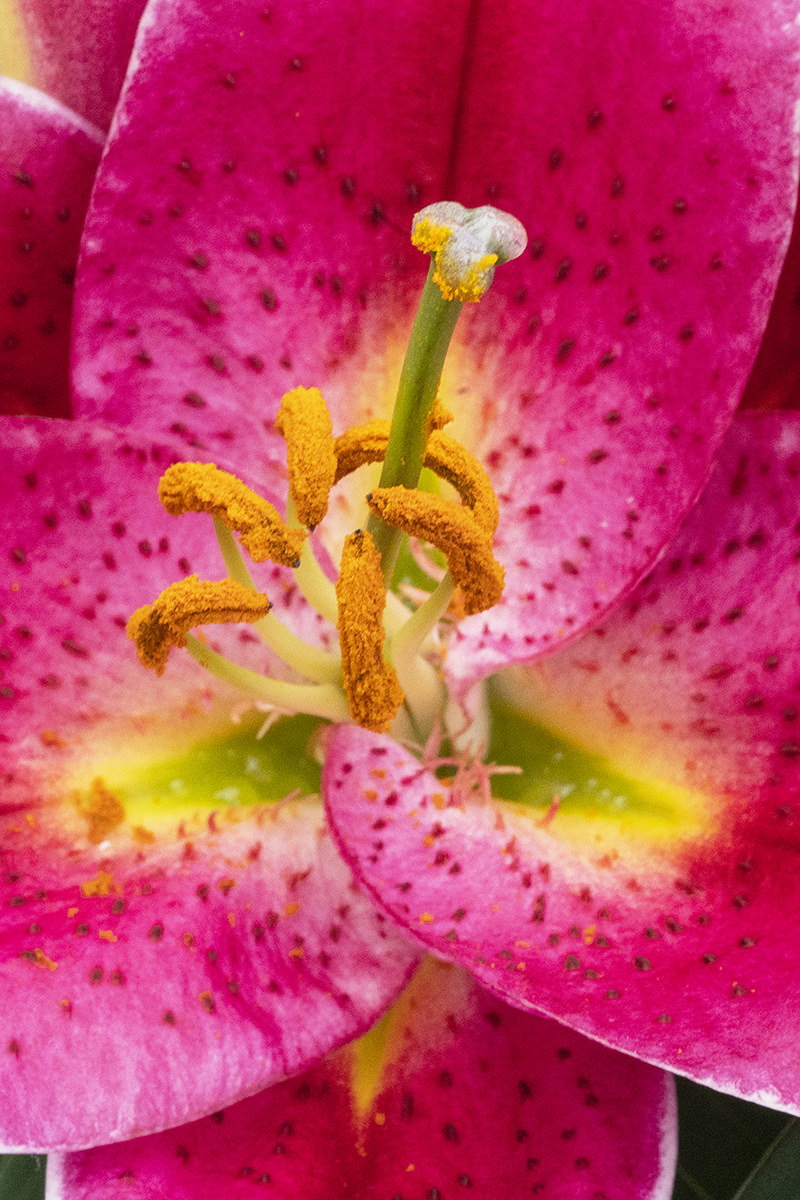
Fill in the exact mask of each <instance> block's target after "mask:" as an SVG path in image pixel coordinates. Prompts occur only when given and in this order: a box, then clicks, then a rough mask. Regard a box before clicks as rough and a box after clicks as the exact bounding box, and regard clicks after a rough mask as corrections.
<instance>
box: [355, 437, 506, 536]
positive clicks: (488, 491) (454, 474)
mask: <svg viewBox="0 0 800 1200" xmlns="http://www.w3.org/2000/svg"><path fill="white" fill-rule="evenodd" d="M445 416H449V414H447V413H446V414H445ZM388 442H389V422H388V421H381V420H374V421H368V422H367V423H366V424H365V425H354V426H353V427H352V428H351V429H347V430H346V431H345V432H344V433H342V434H340V435H339V437H337V439H336V443H335V446H336V459H337V464H338V465H337V468H336V482H337V483H338V482H339V480H340V479H344V477H345V475H349V474H350V473H351V471H355V470H356V469H357V468H358V467H363V466H364V464H365V463H373V462H382V461H383V459H384V458H385V456H386V446H387V445H388ZM423 465H424V466H426V467H428V468H429V469H430V470H431V471H433V473H434V474H435V475H438V476H439V478H440V479H444V480H446V481H447V483H449V484H452V486H453V487H454V488H455V489H456V491H457V492H458V493H459V495H460V496H461V499H462V500H463V502H464V504H465V505H466V506H467V507H468V508H469V509H471V511H472V513H473V515H474V517H475V520H476V521H477V522H478V524H479V525H480V527H481V529H485V530H486V532H487V533H488V534H489V536H490V537H491V536H492V535H493V534H494V532H495V530H496V529H497V523H498V520H499V508H498V504H497V497H496V496H495V494H494V490H493V488H492V485H491V482H490V480H489V476H488V475H487V474H486V472H485V471H484V469H483V467H482V466H481V464H480V463H479V462H478V460H477V458H476V457H475V455H474V454H470V452H469V450H467V449H465V447H464V446H462V445H461V443H460V442H457V441H456V440H455V438H451V437H450V436H449V435H448V434H446V433H444V432H443V431H442V429H441V428H440V427H437V428H435V429H434V430H433V431H432V432H431V435H430V437H429V438H428V443H427V445H426V447H425V457H424V459H423Z"/></svg>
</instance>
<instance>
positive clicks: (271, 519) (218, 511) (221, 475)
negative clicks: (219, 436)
mask: <svg viewBox="0 0 800 1200" xmlns="http://www.w3.org/2000/svg"><path fill="white" fill-rule="evenodd" d="M158 498H159V500H160V501H161V504H162V506H163V508H165V509H166V511H167V512H168V513H170V514H171V515H172V516H173V517H179V516H181V514H182V513H187V512H195V513H209V514H210V515H211V516H212V517H216V518H217V520H219V521H221V522H222V524H223V525H224V526H225V527H226V528H227V529H230V530H232V531H235V532H236V533H238V534H240V535H241V542H242V545H243V546H244V548H245V550H246V551H247V553H248V554H249V555H250V557H251V559H252V560H253V562H267V561H270V562H275V563H280V564H281V565H282V566H284V567H296V566H297V565H298V564H299V562H300V552H301V550H302V548H303V542H304V541H305V539H306V533H305V530H303V529H290V528H289V526H288V525H286V524H285V523H284V521H283V519H282V517H281V516H280V514H279V513H278V511H277V509H275V508H273V506H272V505H271V504H270V503H269V501H268V500H264V499H262V497H261V496H258V495H257V494H256V493H255V492H253V491H251V490H250V488H249V487H247V486H246V484H244V483H242V481H241V480H240V479H237V478H236V476H235V475H229V474H228V472H227V471H220V470H219V468H218V467H215V466H214V464H213V463H188V462H180V463H174V464H173V466H171V467H168V468H167V470H166V471H165V472H164V474H163V475H162V477H161V481H160V483H159V485H158Z"/></svg>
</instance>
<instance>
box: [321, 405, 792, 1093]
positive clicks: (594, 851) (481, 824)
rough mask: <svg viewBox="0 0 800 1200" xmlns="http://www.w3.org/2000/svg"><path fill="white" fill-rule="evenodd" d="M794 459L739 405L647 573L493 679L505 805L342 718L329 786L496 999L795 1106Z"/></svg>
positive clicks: (387, 906)
mask: <svg viewBox="0 0 800 1200" xmlns="http://www.w3.org/2000/svg"><path fill="white" fill-rule="evenodd" d="M798 472H800V423H798V422H797V421H796V420H794V419H793V418H792V419H790V420H784V419H779V418H778V417H777V416H772V415H767V414H763V415H759V416H757V417H752V416H751V417H750V418H749V419H741V420H740V421H738V422H737V425H736V427H735V428H734V430H733V432H732V434H731V435H730V437H729V438H728V440H727V441H726V443H725V449H724V455H723V458H722V461H721V462H720V464H719V466H718V467H717V469H716V470H715V473H714V475H713V477H712V481H711V483H710V485H709V488H708V490H707V491H706V492H705V493H704V496H703V498H702V501H701V503H700V504H699V505H698V507H697V509H696V511H695V512H694V513H693V515H692V518H691V520H690V521H689V522H688V523H687V525H686V526H685V527H684V529H683V530H682V532H681V533H680V535H679V536H678V537H677V538H676V539H675V541H674V542H673V543H672V545H671V547H670V549H669V552H668V554H667V556H666V557H665V558H664V560H663V561H662V563H661V565H660V566H659V567H658V568H657V569H656V571H655V572H654V573H653V575H652V576H651V577H650V578H649V579H648V580H647V581H646V582H644V583H643V584H642V585H641V586H640V588H639V589H638V590H637V591H636V592H635V593H634V595H633V596H632V597H631V599H630V600H629V601H628V602H626V604H625V605H624V606H623V607H622V608H621V609H619V610H618V611H617V613H616V615H615V616H614V617H612V618H610V619H609V621H608V622H607V624H605V625H604V626H603V627H601V628H598V629H596V630H593V631H592V632H590V633H588V634H587V635H586V636H585V637H584V638H583V639H581V640H580V641H578V642H576V643H575V645H574V647H572V648H570V649H568V650H565V651H564V652H563V653H561V654H560V655H557V656H554V657H553V658H552V659H551V660H549V661H548V662H547V663H545V664H543V665H542V667H541V668H539V669H536V670H533V669H532V670H530V671H528V672H527V673H526V674H524V675H523V674H521V673H520V674H519V675H517V676H516V677H515V676H512V677H511V678H510V679H509V680H508V681H507V687H506V691H507V693H508V694H509V695H510V696H511V697H512V698H513V699H514V701H515V702H516V704H517V705H519V706H522V707H524V709H525V710H526V713H527V720H526V721H523V722H521V723H520V728H519V732H518V733H517V739H518V749H517V751H516V753H517V754H518V755H519V757H518V758H517V759H516V761H518V762H522V763H527V764H530V766H529V769H530V771H531V774H530V775H529V776H528V777H527V778H526V779H525V780H523V783H524V785H525V790H523V791H521V792H517V793H515V792H514V790H513V787H512V784H513V780H508V781H506V780H504V779H503V778H502V777H501V778H498V779H497V780H495V783H494V790H495V793H496V794H497V795H500V796H503V795H506V796H514V795H517V796H518V800H519V802H518V803H515V802H511V801H509V802H504V801H494V802H490V801H489V800H488V798H486V797H485V796H484V798H482V797H481V792H480V791H477V792H475V793H469V792H466V791H464V790H463V789H462V790H460V791H459V790H458V789H455V790H454V792H453V794H452V796H451V798H450V801H449V803H448V795H447V787H446V786H445V785H443V784H442V782H441V781H438V780H436V779H435V778H434V777H433V776H432V775H431V774H430V772H429V771H426V770H425V769H424V768H423V767H421V766H420V764H419V763H418V762H417V761H416V760H415V759H413V758H412V757H411V756H410V755H408V754H407V753H406V752H405V751H404V750H401V749H400V748H399V747H398V746H396V745H394V744H393V743H392V742H391V741H390V740H389V739H387V738H377V737H373V736H370V735H367V734H365V733H364V732H363V731H361V730H345V729H341V730H338V731H337V732H336V735H335V737H334V739H333V741H332V745H331V748H330V752H329V756H328V760H327V763H326V769H325V777H324V784H323V786H324V791H325V794H326V799H327V802H328V806H329V814H330V817H331V819H332V821H333V823H334V827H335V833H336V836H337V839H338V840H339V842H340V844H341V846H342V848H343V851H344V853H345V855H346V856H347V859H348V861H349V862H350V863H351V864H352V865H353V867H354V869H355V873H356V875H357V877H358V878H359V879H360V880H361V881H362V882H363V883H364V885H365V886H366V887H367V888H368V889H369V890H370V892H371V893H373V894H374V895H375V896H376V897H377V898H378V899H379V901H380V903H381V904H382V906H383V908H384V910H385V911H386V912H387V914H388V915H390V916H391V917H392V918H393V919H395V920H396V921H398V922H399V923H400V924H401V925H403V926H405V927H406V928H407V929H408V931H409V932H411V933H413V934H414V936H416V937H417V939H418V940H419V941H420V942H421V943H423V944H424V945H426V946H428V947H429V948H430V949H433V950H434V951H435V952H436V953H439V954H441V955H443V956H445V957H447V958H450V959H452V960H454V961H456V962H459V963H461V964H462V965H463V966H465V967H467V968H468V969H469V970H471V971H473V972H474V973H475V974H476V976H477V977H478V978H479V979H480V980H481V981H482V982H483V983H485V984H486V985H487V986H488V987H489V988H490V989H491V990H493V991H495V992H496V993H497V994H499V995H502V996H504V997H505V998H506V999H508V1000H509V1001H510V1002H511V1003H513V1004H517V1005H519V1006H521V1007H532V1008H535V1009H537V1010H540V1011H544V1012H548V1013H550V1014H552V1015H554V1016H557V1017H558V1019H559V1020H562V1021H565V1022H567V1023H568V1024H570V1025H571V1026H573V1027H574V1028H576V1029H579V1030H581V1031H582V1032H584V1033H587V1034H589V1035H591V1036H593V1037H597V1038H599V1039H600V1040H602V1041H604V1042H606V1043H607V1044H609V1045H612V1046H616V1047H618V1048H619V1049H622V1050H626V1051H628V1052H630V1053H633V1054H636V1055H637V1056H639V1057H642V1058H645V1059H647V1060H649V1061H653V1062H656V1063H658V1064H660V1065H665V1066H669V1067H670V1068H671V1069H674V1070H676V1071H678V1072H679V1073H682V1074H686V1075H689V1076H692V1077H693V1078H696V1079H699V1080H701V1081H702V1082H705V1083H708V1084H710V1085H711V1086H713V1087H716V1088H718V1089H720V1090H723V1091H728V1092H732V1093H735V1094H738V1095H742V1096H746V1097H750V1098H753V1099H757V1100H760V1101H762V1102H764V1103H768V1104H770V1105H772V1106H773V1107H776V1108H785V1109H787V1110H789V1111H794V1112H797V1111H799V1110H800V1086H799V1085H798V1075H797V1071H796V1069H795V1063H796V1054H795V1049H796V1045H797V1039H798V1034H800V1029H799V1028H798V1007H797V1004H796V1002H795V997H796V978H795V976H796V969H795V968H796V964H795V955H794V952H793V949H792V948H793V946H794V944H795V940H796V929H797V924H798V919H800V893H798V890H797V887H796V875H797V867H798V837H797V828H798V819H800V818H799V817H798V810H797V803H796V801H797V793H798V765H799V759H800V750H799V749H798V743H797V734H796V731H795V724H796V721H797V717H798V706H797V682H798V678H800V648H799V645H798V637H797V617H796V614H797V611H798V610H797V604H798V590H797V588H798V577H797V563H796V557H797V538H798V532H800V524H798V522H797V503H796V492H797V476H798ZM500 722H501V717H500V716H498V724H500ZM501 731H502V727H501ZM522 739H525V741H524V743H523V741H522ZM510 748H511V750H512V753H513V743H511V745H510ZM502 761H503V762H508V761H509V759H508V758H504V759H503V760H502ZM511 761H512V762H513V761H515V760H514V758H513V757H512V758H511ZM537 762H538V766H536V765H535V764H536V763H537ZM537 789H538V797H537ZM526 794H527V795H528V796H529V799H528V802H527V803H525V802H524V801H525V796H526ZM531 804H533V805H534V807H533V808H531V807H530V805H531ZM537 804H538V807H537ZM548 805H550V806H551V807H550V808H549V810H548ZM376 829H380V832H379V833H378V834H377V835H376V832H375V831H376Z"/></svg>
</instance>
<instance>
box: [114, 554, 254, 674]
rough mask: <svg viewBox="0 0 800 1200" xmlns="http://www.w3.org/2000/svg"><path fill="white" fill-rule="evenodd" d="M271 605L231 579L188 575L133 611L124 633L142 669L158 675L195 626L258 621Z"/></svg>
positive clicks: (184, 643)
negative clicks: (134, 647)
mask: <svg viewBox="0 0 800 1200" xmlns="http://www.w3.org/2000/svg"><path fill="white" fill-rule="evenodd" d="M271 607H272V605H271V604H270V602H269V600H268V599H267V597H266V596H265V595H264V594H263V593H262V592H256V591H254V590H253V589H252V588H248V587H245V586H244V585H243V584H241V583H237V582H236V581H235V580H234V579H221V580H219V581H218V582H213V581H210V580H205V579H198V578H197V576H196V575H190V576H189V577H188V578H187V579H182V580H180V582H178V583H172V584H170V586H169V587H168V588H166V589H165V590H164V591H163V592H162V593H161V595H160V596H159V597H158V599H157V600H156V601H155V602H154V603H153V604H145V605H143V606H142V608H137V610H136V612H135V613H134V614H133V615H132V617H131V618H130V620H129V621H128V625H127V629H126V632H127V634H128V637H129V638H130V639H131V641H132V642H135V644H136V653H137V654H138V656H139V661H140V662H141V664H142V666H145V667H152V668H153V670H154V671H155V672H156V674H157V675H161V674H162V673H163V671H164V668H165V667H166V665H167V658H168V656H169V652H170V650H171V648H172V647H173V646H185V645H186V634H187V633H188V632H189V630H190V629H194V627H195V626H196V625H219V624H225V623H239V622H242V621H249V622H253V621H258V620H260V619H261V618H262V617H265V616H266V615H267V613H268V612H269V610H270V608H271Z"/></svg>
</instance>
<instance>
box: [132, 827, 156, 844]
mask: <svg viewBox="0 0 800 1200" xmlns="http://www.w3.org/2000/svg"><path fill="white" fill-rule="evenodd" d="M131 836H132V838H133V840H134V841H135V842H139V843H140V845H142V846H152V844H153V842H154V841H155V840H156V835H155V834H154V833H153V831H152V830H151V829H145V827H144V825H134V826H133V828H132V829H131Z"/></svg>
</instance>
